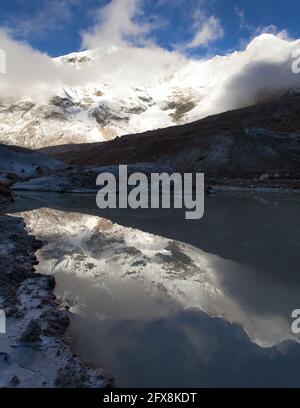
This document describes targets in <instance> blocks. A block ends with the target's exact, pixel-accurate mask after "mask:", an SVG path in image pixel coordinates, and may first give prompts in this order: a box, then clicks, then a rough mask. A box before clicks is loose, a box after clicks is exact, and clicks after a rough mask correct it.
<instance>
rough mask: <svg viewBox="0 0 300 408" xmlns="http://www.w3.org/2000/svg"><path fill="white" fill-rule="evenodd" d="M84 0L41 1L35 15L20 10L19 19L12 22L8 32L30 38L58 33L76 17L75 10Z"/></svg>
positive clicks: (13, 19) (16, 18)
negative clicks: (36, 35)
mask: <svg viewBox="0 0 300 408" xmlns="http://www.w3.org/2000/svg"><path fill="white" fill-rule="evenodd" d="M81 1H82V0H64V1H61V0H48V1H41V2H40V5H39V7H38V8H37V9H36V11H35V12H34V13H33V14H28V12H25V11H24V10H23V9H20V10H19V12H18V15H17V17H15V18H12V19H11V20H10V25H9V27H6V29H7V31H10V32H11V33H13V34H14V35H18V36H22V37H26V38H27V37H29V36H31V35H33V34H37V33H38V34H39V35H42V34H44V33H48V32H51V31H54V30H55V31H57V30H59V29H60V28H63V27H64V25H65V24H66V23H67V22H69V21H71V20H72V18H73V17H74V14H73V12H74V8H75V7H76V6H78V5H79V4H80V3H81Z"/></svg>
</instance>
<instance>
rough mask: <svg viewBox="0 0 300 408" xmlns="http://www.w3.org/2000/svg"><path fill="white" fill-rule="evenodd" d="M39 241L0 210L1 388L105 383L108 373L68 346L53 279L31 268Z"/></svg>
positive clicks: (97, 385)
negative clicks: (85, 361) (3, 329)
mask: <svg viewBox="0 0 300 408" xmlns="http://www.w3.org/2000/svg"><path fill="white" fill-rule="evenodd" d="M41 246H42V242H40V241H38V240H36V238H35V237H33V236H30V235H29V234H28V232H27V231H26V227H25V225H24V222H23V220H22V219H20V218H16V217H11V216H7V215H1V214H0V309H1V310H3V311H4V312H5V314H6V334H0V350H1V351H0V388H1V387H5V388H7V387H16V388H54V387H56V388H105V387H110V386H112V379H110V378H109V377H108V376H107V375H105V374H104V373H103V372H102V371H101V370H94V369H92V368H90V367H88V366H87V365H85V364H83V363H82V362H81V361H80V359H79V358H78V356H76V355H74V354H73V353H72V352H71V349H70V344H69V341H68V339H67V336H66V330H67V328H68V325H69V318H68V312H67V310H64V309H63V307H62V305H61V304H60V302H59V301H58V299H56V297H55V295H54V293H53V291H54V288H55V279H54V278H53V277H52V276H45V275H41V274H38V273H36V272H35V268H34V265H36V264H37V259H36V257H35V252H36V251H37V250H38V249H39V248H41Z"/></svg>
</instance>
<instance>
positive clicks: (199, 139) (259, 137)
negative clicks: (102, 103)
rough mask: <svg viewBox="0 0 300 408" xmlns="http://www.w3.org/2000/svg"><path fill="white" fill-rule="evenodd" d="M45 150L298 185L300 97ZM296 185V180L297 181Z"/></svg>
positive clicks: (71, 157) (74, 159)
mask: <svg viewBox="0 0 300 408" xmlns="http://www.w3.org/2000/svg"><path fill="white" fill-rule="evenodd" d="M43 152H45V153H47V154H49V155H50V156H52V157H54V158H56V159H59V160H62V161H64V162H66V163H68V164H75V165H92V166H108V165H115V164H134V163H146V162H147V163H160V164H165V165H169V166H171V167H175V168H176V169H178V170H179V171H181V172H189V171H197V172H204V173H205V174H206V177H207V179H209V181H214V182H217V183H221V184H226V183H229V184H232V181H233V180H235V181H236V180H239V179H242V180H252V181H254V182H255V180H256V181H257V183H258V184H260V185H262V184H266V181H268V183H267V184H271V185H273V184H276V185H277V184H279V185H282V184H286V183H287V184H288V185H289V186H290V187H291V188H293V186H294V187H295V188H296V187H299V186H298V184H297V182H295V181H294V180H298V179H300V95H298V94H293V95H287V96H284V97H281V98H278V99H276V100H273V101H271V102H267V103H263V104H259V105H255V106H252V107H249V108H244V109H240V110H236V111H232V112H226V113H223V114H220V115H215V116H211V117H208V118H205V119H203V120H200V121H198V122H194V123H191V124H187V125H184V126H177V127H171V128H167V129H161V130H157V131H152V132H146V133H143V134H136V135H128V136H124V137H122V138H120V139H116V140H113V141H110V142H105V143H93V144H81V145H65V146H58V147H50V148H46V149H43ZM295 183H296V184H295Z"/></svg>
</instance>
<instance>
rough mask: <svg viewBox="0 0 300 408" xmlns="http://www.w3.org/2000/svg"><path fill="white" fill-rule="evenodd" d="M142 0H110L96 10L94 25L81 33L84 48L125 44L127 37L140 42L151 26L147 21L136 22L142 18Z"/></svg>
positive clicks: (134, 41)
mask: <svg viewBox="0 0 300 408" xmlns="http://www.w3.org/2000/svg"><path fill="white" fill-rule="evenodd" d="M142 6H143V0H112V1H111V2H110V3H108V4H107V5H106V6H104V7H102V8H100V9H99V10H98V15H97V18H96V23H95V26H94V27H93V28H92V29H91V30H90V31H88V32H84V33H83V34H82V45H83V47H84V48H97V47H100V46H101V45H103V44H106V45H108V44H113V45H126V44H128V39H130V40H131V42H133V43H142V42H143V41H144V39H145V35H146V34H147V33H149V31H150V30H151V28H152V26H151V24H150V23H149V22H140V21H139V22H136V21H135V19H136V18H142V17H143V14H142V11H141V10H142Z"/></svg>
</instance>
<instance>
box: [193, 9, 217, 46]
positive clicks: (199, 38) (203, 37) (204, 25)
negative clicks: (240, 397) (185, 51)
mask: <svg viewBox="0 0 300 408" xmlns="http://www.w3.org/2000/svg"><path fill="white" fill-rule="evenodd" d="M197 20H199V21H197V22H195V24H194V26H196V27H197V26H199V25H200V29H199V30H198V31H197V32H196V34H195V37H194V38H193V40H192V41H190V42H189V43H188V44H187V45H186V48H197V47H203V46H207V45H208V44H210V43H211V42H213V41H216V40H218V39H220V38H223V37H224V29H223V27H222V25H221V21H220V20H219V19H218V18H216V17H215V16H210V17H209V18H208V19H206V21H204V20H205V17H204V16H203V15H200V18H199V19H197Z"/></svg>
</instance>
